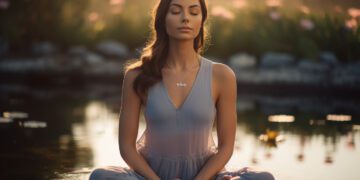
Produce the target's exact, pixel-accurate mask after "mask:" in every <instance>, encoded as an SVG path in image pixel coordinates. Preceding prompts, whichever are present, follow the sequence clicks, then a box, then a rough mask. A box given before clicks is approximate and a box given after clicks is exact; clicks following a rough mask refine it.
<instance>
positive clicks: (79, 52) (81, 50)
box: [68, 46, 89, 57]
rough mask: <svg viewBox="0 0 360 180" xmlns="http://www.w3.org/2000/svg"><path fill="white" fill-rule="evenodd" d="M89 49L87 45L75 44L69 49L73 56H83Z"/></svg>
mask: <svg viewBox="0 0 360 180" xmlns="http://www.w3.org/2000/svg"><path fill="white" fill-rule="evenodd" d="M87 53H89V50H88V49H87V48H86V47H85V46H73V47H71V48H70V49H69V50H68V54H69V55H71V56H80V57H83V56H85V55H86V54H87Z"/></svg>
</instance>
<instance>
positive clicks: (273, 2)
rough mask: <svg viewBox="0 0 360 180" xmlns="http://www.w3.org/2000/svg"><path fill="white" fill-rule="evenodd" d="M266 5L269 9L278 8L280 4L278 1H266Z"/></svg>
mask: <svg viewBox="0 0 360 180" xmlns="http://www.w3.org/2000/svg"><path fill="white" fill-rule="evenodd" d="M266 5H267V6H269V7H280V6H282V2H281V1H280V0H266Z"/></svg>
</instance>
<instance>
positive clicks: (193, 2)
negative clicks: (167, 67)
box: [170, 0, 200, 7]
mask: <svg viewBox="0 0 360 180" xmlns="http://www.w3.org/2000/svg"><path fill="white" fill-rule="evenodd" d="M170 5H176V6H181V7H197V6H200V3H199V0H172V1H171V2H170Z"/></svg>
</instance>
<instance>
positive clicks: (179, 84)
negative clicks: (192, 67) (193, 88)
mask: <svg viewBox="0 0 360 180" xmlns="http://www.w3.org/2000/svg"><path fill="white" fill-rule="evenodd" d="M197 62H198V67H200V60H199V58H197ZM186 86H187V83H185V82H184V81H182V80H180V82H176V87H186Z"/></svg>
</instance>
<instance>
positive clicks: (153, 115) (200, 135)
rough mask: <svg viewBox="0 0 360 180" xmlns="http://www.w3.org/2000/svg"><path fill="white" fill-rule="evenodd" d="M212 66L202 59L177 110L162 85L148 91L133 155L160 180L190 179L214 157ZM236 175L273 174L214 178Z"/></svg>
mask: <svg viewBox="0 0 360 180" xmlns="http://www.w3.org/2000/svg"><path fill="white" fill-rule="evenodd" d="M212 65H213V62H212V61H211V60H209V59H207V58H205V57H201V63H200V68H199V70H198V72H197V75H196V78H195V80H194V83H193V84H192V87H191V90H190V92H189V93H188V95H187V97H186V98H185V100H184V102H183V104H182V105H181V106H180V107H178V108H176V107H175V106H174V104H173V103H172V100H171V98H170V96H169V94H168V92H167V89H166V87H165V85H164V83H163V81H160V82H158V83H156V84H155V85H153V86H151V88H150V89H149V91H148V97H147V102H146V105H145V106H144V117H145V121H146V129H145V130H144V132H143V133H142V135H141V136H140V138H139V139H138V140H137V141H136V149H137V151H138V152H139V153H140V154H141V155H142V156H143V157H144V159H145V160H146V161H147V163H148V164H149V165H150V167H151V168H152V170H153V171H154V172H155V173H156V174H157V175H158V176H159V177H160V179H161V180H174V179H175V178H179V179H181V180H193V179H194V178H195V176H196V175H197V174H198V173H199V172H200V170H201V168H202V167H203V166H204V165H205V163H206V161H207V160H208V159H209V158H210V157H211V156H212V155H214V154H215V153H216V152H218V148H217V145H216V144H215V142H214V140H213V137H212V133H211V132H212V127H213V124H214V121H215V116H216V107H215V103H214V102H213V99H212V92H211V91H212V84H211V83H212ZM226 175H231V176H233V177H235V176H238V178H237V179H239V180H274V177H273V175H272V174H271V173H269V172H266V171H260V170H254V169H250V168H248V167H244V168H241V169H240V168H239V169H237V170H235V171H228V170H226V169H225V168H224V169H223V170H222V171H221V172H219V173H218V174H216V176H215V177H213V178H212V179H215V180H222V179H223V177H224V176H226ZM89 179H90V180H99V179H100V180H102V179H106V180H110V179H111V180H144V179H145V178H144V177H142V176H141V175H140V174H138V173H137V172H135V171H134V170H133V169H130V168H128V167H119V166H107V167H101V168H97V169H95V170H93V171H92V173H91V174H90V176H89Z"/></svg>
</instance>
